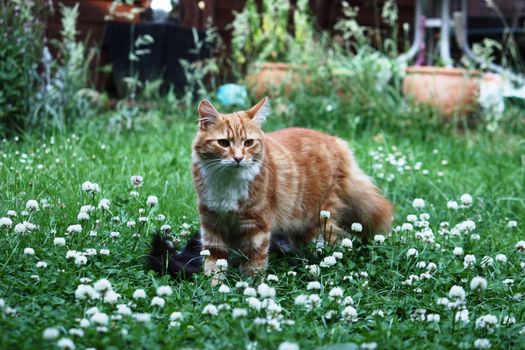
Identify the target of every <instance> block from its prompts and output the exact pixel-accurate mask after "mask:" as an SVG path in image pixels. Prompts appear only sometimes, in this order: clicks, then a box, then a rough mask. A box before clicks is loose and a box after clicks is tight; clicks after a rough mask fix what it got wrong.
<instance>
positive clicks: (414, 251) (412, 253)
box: [406, 248, 419, 258]
mask: <svg viewBox="0 0 525 350" xmlns="http://www.w3.org/2000/svg"><path fill="white" fill-rule="evenodd" d="M406 255H407V258H411V257H415V258H417V257H418V255H419V252H418V251H417V249H416V248H410V249H408V250H407V253H406Z"/></svg>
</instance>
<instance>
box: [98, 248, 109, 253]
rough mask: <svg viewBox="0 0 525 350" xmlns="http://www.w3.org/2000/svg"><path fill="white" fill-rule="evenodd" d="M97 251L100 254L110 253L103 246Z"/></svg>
mask: <svg viewBox="0 0 525 350" xmlns="http://www.w3.org/2000/svg"><path fill="white" fill-rule="evenodd" d="M98 252H99V254H101V255H109V253H110V251H109V249H105V248H102V249H100V250H99V251H98Z"/></svg>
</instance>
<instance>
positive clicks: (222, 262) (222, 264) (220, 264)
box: [215, 259, 228, 271]
mask: <svg viewBox="0 0 525 350" xmlns="http://www.w3.org/2000/svg"><path fill="white" fill-rule="evenodd" d="M215 264H216V265H217V268H218V269H219V270H220V271H226V270H227V269H228V261H227V260H226V259H217V261H216V262H215Z"/></svg>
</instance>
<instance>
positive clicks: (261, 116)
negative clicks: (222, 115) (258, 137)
mask: <svg viewBox="0 0 525 350" xmlns="http://www.w3.org/2000/svg"><path fill="white" fill-rule="evenodd" d="M270 112H271V107H270V101H269V99H268V96H266V97H265V98H263V99H262V100H261V101H259V103H257V104H256V105H255V106H253V107H252V108H250V109H249V110H247V111H246V113H247V114H248V116H249V117H250V118H251V119H252V121H253V122H254V123H255V124H257V125H258V126H262V125H263V124H264V122H265V121H266V118H268V115H270Z"/></svg>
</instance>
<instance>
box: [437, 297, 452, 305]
mask: <svg viewBox="0 0 525 350" xmlns="http://www.w3.org/2000/svg"><path fill="white" fill-rule="evenodd" d="M448 302H449V300H448V298H438V299H437V301H436V304H438V305H441V306H447V305H448Z"/></svg>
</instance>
